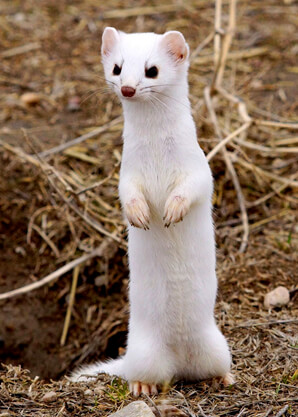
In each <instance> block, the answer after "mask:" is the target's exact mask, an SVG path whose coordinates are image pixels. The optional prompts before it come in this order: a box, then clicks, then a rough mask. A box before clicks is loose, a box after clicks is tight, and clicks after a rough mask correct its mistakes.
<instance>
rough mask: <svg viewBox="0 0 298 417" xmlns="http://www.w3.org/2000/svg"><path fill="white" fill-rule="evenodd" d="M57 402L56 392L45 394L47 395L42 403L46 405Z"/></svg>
mask: <svg viewBox="0 0 298 417" xmlns="http://www.w3.org/2000/svg"><path fill="white" fill-rule="evenodd" d="M56 400H57V394H56V392H55V391H49V392H47V393H45V395H44V396H43V397H42V399H41V401H43V402H45V403H51V402H53V401H56Z"/></svg>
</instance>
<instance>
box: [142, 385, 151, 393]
mask: <svg viewBox="0 0 298 417" xmlns="http://www.w3.org/2000/svg"><path fill="white" fill-rule="evenodd" d="M141 390H142V393H143V394H146V395H149V394H150V390H149V385H148V384H142V385H141Z"/></svg>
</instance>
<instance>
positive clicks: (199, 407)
mask: <svg viewBox="0 0 298 417" xmlns="http://www.w3.org/2000/svg"><path fill="white" fill-rule="evenodd" d="M197 407H198V409H199V410H200V413H201V414H202V416H203V417H208V416H207V415H206V414H205V413H204V410H203V409H202V407H201V406H200V404H199V403H198V404H197Z"/></svg>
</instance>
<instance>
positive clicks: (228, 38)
mask: <svg viewBox="0 0 298 417" xmlns="http://www.w3.org/2000/svg"><path fill="white" fill-rule="evenodd" d="M236 3H237V0H230V11H229V24H228V30H227V33H226V34H225V37H224V40H223V44H222V48H221V56H220V61H219V63H218V64H219V66H218V69H217V71H216V73H215V78H214V85H215V86H216V87H218V86H220V85H221V83H222V79H223V73H224V70H225V66H226V60H227V56H228V52H229V49H230V46H231V42H232V39H233V35H234V31H235V24H236Z"/></svg>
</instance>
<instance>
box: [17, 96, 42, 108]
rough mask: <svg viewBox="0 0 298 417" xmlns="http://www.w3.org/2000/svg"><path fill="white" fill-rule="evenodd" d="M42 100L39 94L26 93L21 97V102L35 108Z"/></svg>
mask: <svg viewBox="0 0 298 417" xmlns="http://www.w3.org/2000/svg"><path fill="white" fill-rule="evenodd" d="M40 100H41V96H40V95H39V94H37V93H24V94H22V95H21V101H22V102H23V103H24V104H26V105H27V106H34V105H35V104H38V103H39V102H40Z"/></svg>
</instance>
